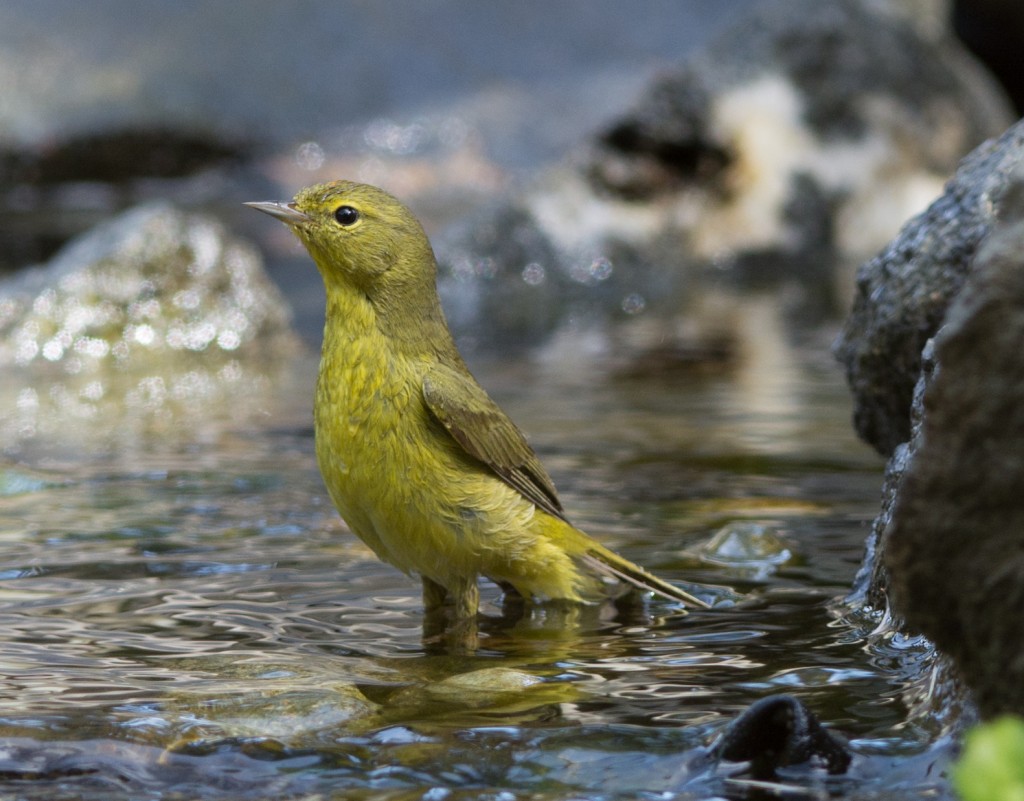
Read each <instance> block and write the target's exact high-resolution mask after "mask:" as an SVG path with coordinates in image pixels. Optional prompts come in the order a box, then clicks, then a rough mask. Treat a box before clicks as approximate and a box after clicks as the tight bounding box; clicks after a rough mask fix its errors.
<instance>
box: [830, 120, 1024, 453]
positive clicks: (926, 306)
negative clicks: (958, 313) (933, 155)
mask: <svg viewBox="0 0 1024 801" xmlns="http://www.w3.org/2000/svg"><path fill="white" fill-rule="evenodd" d="M1022 155H1024V123H1018V124H1016V125H1014V126H1013V127H1011V128H1010V129H1009V130H1008V131H1007V132H1006V133H1005V134H1003V136H1001V137H1000V138H999V139H998V140H997V141H990V142H986V143H985V144H984V145H982V146H981V147H979V148H977V149H976V150H975V151H974V152H973V153H971V154H970V155H969V156H968V157H967V158H966V159H964V161H963V163H962V165H961V166H960V169H959V170H958V171H957V173H956V175H955V176H954V178H953V179H952V180H951V181H950V182H949V184H948V185H947V187H946V191H945V193H944V194H943V195H942V196H941V197H940V198H939V199H938V200H936V201H935V202H934V203H933V204H932V205H931V206H930V207H929V208H928V209H927V210H926V211H924V212H923V213H922V214H920V215H918V216H917V217H915V218H914V219H912V220H911V221H910V222H908V223H907V224H906V225H905V226H904V227H903V229H902V230H901V231H900V233H899V236H897V237H896V238H895V239H894V240H893V241H892V242H891V243H889V245H888V246H886V247H885V248H884V249H883V250H882V252H881V253H879V254H878V255H877V256H876V257H875V258H874V259H872V260H871V261H869V262H867V263H865V264H864V265H863V266H862V267H861V269H860V271H859V272H858V275H857V291H856V296H855V298H854V302H853V310H852V312H851V313H850V316H849V318H848V319H847V322H846V325H845V327H844V329H843V332H842V335H841V336H840V338H839V339H838V341H837V342H836V347H835V352H836V355H837V357H838V358H839V360H840V361H841V362H842V363H843V364H844V365H845V367H846V372H847V378H848V381H849V383H850V386H851V388H852V390H853V394H854V403H855V408H854V424H855V426H856V428H857V431H858V433H859V434H860V436H861V437H862V438H863V439H864V440H865V441H867V442H869V443H870V444H871V445H873V446H874V447H875V448H877V449H878V451H879V452H881V453H883V454H885V455H890V454H892V453H893V451H894V450H895V448H896V447H897V446H898V445H899V444H900V443H902V442H906V441H907V440H908V439H909V438H910V426H911V401H912V399H913V394H914V385H915V384H916V382H917V380H918V378H919V376H920V374H921V365H922V358H921V353H922V351H923V349H924V346H925V343H926V342H927V341H928V339H929V338H930V337H932V336H933V335H934V334H935V333H936V332H937V331H938V329H939V327H940V326H941V325H942V324H943V321H944V319H945V316H946V312H947V308H948V306H949V304H950V303H951V302H952V300H953V299H954V298H955V297H956V295H957V293H958V292H959V291H960V290H961V287H962V286H963V284H964V281H965V280H966V279H967V276H968V275H969V274H970V272H971V270H972V269H973V267H972V265H973V263H974V261H973V260H974V255H975V252H976V251H977V249H978V247H979V245H980V244H981V242H982V241H983V240H984V239H985V237H986V236H987V235H988V233H989V232H990V230H991V228H992V226H993V224H994V222H995V220H996V218H997V216H998V215H999V213H1000V207H1001V204H1002V198H1003V195H1004V193H1005V191H1006V188H1007V186H1008V185H1009V183H1010V180H1011V175H1012V173H1013V171H1014V168H1015V167H1016V165H1017V164H1018V162H1019V161H1020V160H1021V158H1022Z"/></svg>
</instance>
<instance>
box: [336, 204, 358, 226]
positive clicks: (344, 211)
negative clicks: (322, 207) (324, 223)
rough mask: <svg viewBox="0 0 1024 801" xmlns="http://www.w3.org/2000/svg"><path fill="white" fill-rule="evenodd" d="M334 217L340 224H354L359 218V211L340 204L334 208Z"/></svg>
mask: <svg viewBox="0 0 1024 801" xmlns="http://www.w3.org/2000/svg"><path fill="white" fill-rule="evenodd" d="M334 219H336V220H337V221H338V224H339V225H346V226H347V225H353V224H354V223H355V221H356V220H358V219H359V211H358V210H357V209H354V208H352V207H351V206H338V208H337V209H335V210H334Z"/></svg>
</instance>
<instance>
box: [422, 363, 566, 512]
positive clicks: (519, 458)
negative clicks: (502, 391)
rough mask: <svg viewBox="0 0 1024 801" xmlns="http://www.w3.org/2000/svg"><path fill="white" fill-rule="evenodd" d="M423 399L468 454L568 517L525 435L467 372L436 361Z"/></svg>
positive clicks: (541, 505) (534, 500)
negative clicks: (437, 363)
mask: <svg viewBox="0 0 1024 801" xmlns="http://www.w3.org/2000/svg"><path fill="white" fill-rule="evenodd" d="M423 399H424V401H425V402H426V404H427V408H428V409H429V410H430V413H431V414H432V415H433V416H434V417H435V418H436V419H437V420H438V422H440V423H441V425H442V426H444V428H445V430H447V431H448V433H449V434H451V436H452V438H454V439H455V441H456V442H458V443H459V445H461V446H462V448H463V450H465V451H466V453H468V454H469V455H470V456H472V457H473V458H474V459H478V460H479V461H481V462H483V463H484V464H485V465H487V467H489V468H490V469H491V470H492V471H493V472H494V473H495V474H496V475H497V476H498V478H500V479H501V480H502V481H504V482H505V483H506V484H508V485H509V486H510V487H512V488H513V489H515V490H516V491H517V492H519V493H520V494H521V495H522V496H523V497H524V498H526V499H527V500H528V501H530V502H531V503H533V504H536V505H537V507H538V508H540V509H543V510H544V511H545V512H547V513H548V514H550V515H554V516H555V517H560V518H562V519H563V520H565V513H564V512H563V510H562V503H561V501H559V500H558V492H557V491H556V490H555V485H554V482H552V481H551V477H550V476H549V475H548V474H547V471H546V470H545V469H544V466H543V465H542V464H541V463H540V460H539V459H538V458H537V454H535V453H534V452H533V449H532V448H531V447H530V445H529V443H528V442H527V441H526V437H524V436H523V433H522V432H521V431H520V430H519V429H518V428H517V427H516V424H515V423H513V422H512V421H511V420H510V419H509V417H508V415H506V414H505V413H504V412H503V411H502V410H501V408H500V407H499V406H498V404H496V403H495V402H494V401H493V400H491V397H490V396H489V395H488V394H487V392H486V391H484V389H483V387H481V386H480V385H479V384H478V383H477V382H476V380H475V379H474V378H473V377H472V376H471V375H470V374H469V373H468V372H465V373H464V372H461V371H458V370H455V369H452V368H451V367H447V366H445V365H437V366H436V367H434V368H432V369H431V370H430V372H429V373H427V375H426V376H425V377H424V379H423Z"/></svg>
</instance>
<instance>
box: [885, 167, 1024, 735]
mask: <svg viewBox="0 0 1024 801" xmlns="http://www.w3.org/2000/svg"><path fill="white" fill-rule="evenodd" d="M1009 179H1010V176H1005V177H1004V180H1006V181H1008V180H1009ZM1012 181H1013V182H1012V185H1011V186H1010V188H1009V189H1008V190H1007V191H1005V192H1004V194H1003V197H1002V199H1001V203H1000V204H998V207H999V212H998V218H999V219H998V222H996V223H995V227H994V228H993V230H992V231H991V233H990V235H989V236H988V238H987V239H986V240H985V242H984V243H983V244H982V245H981V247H980V248H979V249H978V252H977V255H976V256H975V258H974V260H973V264H972V267H971V270H970V275H969V277H968V278H967V280H966V283H965V284H964V286H963V288H962V290H961V292H960V294H959V296H958V297H957V298H956V301H955V303H953V305H952V306H951V307H950V309H949V311H948V313H947V314H946V316H945V323H944V325H943V327H942V329H941V330H940V331H939V332H938V334H937V335H936V337H935V361H936V369H935V371H934V373H932V375H931V376H930V378H926V380H925V381H923V382H922V384H923V385H924V389H923V392H922V410H923V416H922V418H921V422H920V430H919V434H918V436H916V437H915V439H914V440H913V441H912V443H911V451H912V453H911V457H910V462H909V464H908V465H907V466H906V468H905V473H904V477H903V480H902V482H901V484H900V487H899V490H898V493H897V498H896V502H895V505H894V507H893V509H892V515H891V521H890V522H889V524H888V527H887V529H886V532H885V536H884V539H883V550H884V554H885V556H884V559H885V564H886V567H887V568H888V571H889V575H890V583H891V600H892V602H893V605H894V608H895V609H896V611H897V612H898V613H900V614H901V615H903V616H904V617H905V619H906V623H907V625H909V626H910V627H913V628H914V629H917V630H920V631H921V632H923V633H924V634H925V635H927V636H928V637H929V638H931V639H932V640H933V641H934V642H935V644H936V645H937V646H938V647H939V648H940V649H941V650H942V651H943V652H945V653H946V654H948V655H949V656H950V657H951V658H952V659H953V661H954V663H955V665H956V667H957V669H958V671H959V672H960V674H961V675H962V676H963V678H964V679H965V681H966V683H967V684H968V686H969V687H970V689H971V690H972V692H973V695H974V697H975V699H976V701H977V703H978V706H979V708H980V710H981V712H982V714H983V715H986V716H993V715H996V714H999V713H1004V712H1012V713H1017V714H1021V713H1024V641H1022V640H1021V637H1020V625H1021V620H1022V619H1024V547H1022V539H1021V531H1022V530H1024V494H1022V493H1021V487H1022V486H1024V358H1022V352H1021V342H1024V222H1021V221H1022V219H1024V170H1021V169H1018V171H1017V172H1016V173H1015V174H1014V175H1013V177H1012Z"/></svg>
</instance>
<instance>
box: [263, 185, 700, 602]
mask: <svg viewBox="0 0 1024 801" xmlns="http://www.w3.org/2000/svg"><path fill="white" fill-rule="evenodd" d="M246 205H247V206H250V207H252V208H254V209H257V210H258V211H261V212H265V213H266V214H269V215H271V216H272V217H275V218H276V219H278V220H280V221H281V222H283V223H284V224H285V225H286V226H288V227H289V228H290V229H291V230H292V232H294V233H295V234H296V235H297V237H298V239H299V240H300V242H301V243H302V244H303V245H304V246H305V248H306V250H307V251H308V253H309V255H310V256H311V257H312V259H313V261H314V262H315V264H316V267H317V269H318V270H319V272H320V275H321V277H322V279H323V284H324V288H325V291H326V298H327V302H326V305H327V313H326V320H325V324H324V334H323V344H322V349H321V356H320V366H319V373H318V376H317V383H316V391H315V397H314V438H315V450H316V457H317V463H318V466H319V468H320V472H321V475H322V477H323V480H324V484H325V486H326V488H327V491H328V493H329V495H330V497H331V499H332V501H333V502H334V504H335V506H336V507H337V509H338V511H339V513H340V514H341V517H342V518H343V519H344V520H345V522H346V523H347V525H348V527H349V528H350V529H351V530H352V531H353V532H354V533H355V534H356V535H357V536H358V537H359V538H360V539H362V541H363V542H364V543H365V544H366V545H368V546H369V547H370V549H371V550H373V552H374V553H375V554H376V555H377V556H378V557H379V558H380V559H381V560H383V561H384V562H387V563H389V564H391V565H393V566H395V567H397V568H398V569H399V570H401V571H403V572H405V573H406V574H409V575H418V576H419V578H420V579H421V581H422V585H423V604H424V610H425V611H426V612H429V611H431V610H436V609H439V608H442V607H444V608H446V609H449V610H451V612H450V613H451V614H452V615H453V616H454V618H455V619H456V620H458V619H464V618H469V617H472V618H474V619H475V617H476V616H477V614H478V611H479V604H480V595H479V585H478V579H479V578H480V577H481V576H482V577H486V578H489V579H490V580H492V581H493V582H495V583H496V584H498V585H499V586H500V587H501V588H503V589H504V590H505V591H506V592H507V593H511V594H513V595H518V596H521V597H522V598H523V599H524V600H525V601H528V602H531V603H545V602H567V603H575V604H587V603H596V602H600V600H601V599H602V598H607V597H608V593H609V587H608V585H609V584H616V585H618V586H620V587H625V588H626V589H628V590H638V591H642V592H650V593H654V594H657V595H660V596H663V597H665V598H669V599H672V600H674V601H678V602H681V603H682V604H683V605H684V607H685V606H690V607H697V608H707V607H708V604H707V603H705V602H704V601H703V600H701V599H700V598H697V597H696V596H694V595H692V594H690V593H689V592H686V591H685V590H683V589H680V588H678V587H676V586H674V585H673V584H670V583H669V582H667V581H665V580H663V579H661V578H658V577H657V576H655V575H653V574H652V573H649V572H648V571H647V570H645V569H643V568H642V567H640V566H639V565H636V564H634V563H633V562H631V561H629V560H628V559H625V558H623V557H621V556H619V555H618V554H616V553H614V552H613V551H611V550H610V549H608V548H606V547H605V546H603V545H601V544H600V543H599V542H598V541H596V540H595V539H593V538H592V537H590V536H589V535H587V534H585V533H584V532H582V531H580V530H579V529H578V528H576V527H575V526H573V525H572V524H571V523H570V522H569V519H568V516H567V514H566V512H565V510H564V508H563V506H562V502H561V500H560V499H559V496H558V493H557V491H556V489H555V485H554V483H553V481H552V480H551V477H550V476H549V475H548V473H547V471H546V470H545V469H544V467H543V465H542V464H541V462H540V460H539V459H538V457H537V455H536V453H535V452H534V450H533V448H532V447H531V446H530V445H529V443H528V442H527V439H526V437H525V436H524V435H523V433H522V432H521V431H520V430H519V428H518V427H517V426H516V425H515V423H513V422H512V420H511V419H510V418H509V417H508V415H506V414H505V412H504V411H502V409H501V408H500V407H499V406H498V404H497V403H495V401H494V400H492V399H491V397H490V396H489V395H488V394H487V392H486V391H485V390H484V389H483V387H482V386H481V385H480V384H479V383H478V382H477V380H476V379H475V378H474V377H473V375H472V373H471V372H470V370H469V368H468V367H467V365H466V363H465V361H464V360H463V357H462V355H461V354H460V352H459V350H458V348H457V346H456V344H455V341H454V339H453V337H452V334H451V332H450V330H449V328H448V324H447V321H446V318H445V315H444V313H443V311H442V308H441V303H440V299H439V296H438V293H437V261H436V259H435V256H434V252H433V249H432V247H431V244H430V241H429V239H428V237H427V235H426V233H425V232H424V229H423V227H422V225H421V224H420V222H419V221H418V220H417V219H416V217H415V216H414V215H413V213H412V212H411V211H410V210H409V209H408V208H407V207H406V206H405V205H403V204H402V203H401V202H400V201H399V200H398V199H396V198H395V197H393V196H392V195H390V194H388V193H387V192H385V191H384V190H382V189H379V188H377V187H375V186H371V185H368V184H362V183H356V182H352V181H346V180H337V181H331V182H327V183H320V184H316V185H313V186H309V187H306V188H305V189H302V190H301V191H299V192H298V193H297V194H296V195H295V197H294V199H293V200H292V201H290V202H277V201H260V202H250V203H247V204H246Z"/></svg>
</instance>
